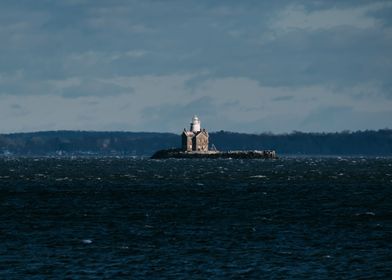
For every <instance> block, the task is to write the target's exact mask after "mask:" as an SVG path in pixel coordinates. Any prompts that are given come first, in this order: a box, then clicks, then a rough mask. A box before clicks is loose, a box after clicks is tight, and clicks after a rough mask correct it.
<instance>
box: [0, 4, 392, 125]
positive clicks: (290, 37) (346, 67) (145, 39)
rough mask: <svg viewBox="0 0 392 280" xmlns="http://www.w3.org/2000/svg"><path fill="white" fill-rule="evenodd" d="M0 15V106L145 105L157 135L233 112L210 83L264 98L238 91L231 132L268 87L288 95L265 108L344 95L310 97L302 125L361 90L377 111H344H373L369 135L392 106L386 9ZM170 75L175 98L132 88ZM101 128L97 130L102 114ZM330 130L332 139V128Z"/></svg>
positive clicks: (65, 8) (55, 9)
mask: <svg viewBox="0 0 392 280" xmlns="http://www.w3.org/2000/svg"><path fill="white" fill-rule="evenodd" d="M0 6H1V9H0V41H1V42H2V44H0V98H3V99H4V100H6V98H9V96H21V98H22V96H37V98H41V97H40V96H42V95H51V96H59V97H63V98H68V99H75V98H76V99H78V98H81V97H89V96H90V97H96V98H97V99H99V98H103V97H108V96H112V98H130V99H132V98H134V100H137V102H139V103H140V106H139V107H140V108H138V109H140V110H139V115H138V116H139V118H140V120H139V124H138V126H136V127H137V128H139V127H143V126H144V125H147V124H148V125H149V126H150V127H152V129H156V128H157V127H158V128H159V127H161V126H159V125H157V126H154V125H153V122H154V121H157V120H156V119H155V117H154V116H156V115H157V114H160V115H161V118H165V120H169V119H170V118H176V117H178V114H179V115H180V116H181V117H184V115H185V113H184V112H187V109H188V107H187V106H188V105H179V104H192V103H193V102H196V103H197V100H201V101H202V103H201V104H202V105H200V104H199V105H200V106H199V105H198V106H193V108H198V110H194V111H198V112H200V114H202V113H205V114H206V115H209V114H213V113H212V112H214V111H217V110H222V107H223V108H224V105H223V104H225V102H232V100H233V97H225V92H223V91H224V90H223V88H224V87H222V89H221V90H222V92H213V93H212V94H214V96H206V95H205V94H204V93H203V92H207V91H208V89H206V84H210V83H211V82H214V81H217V83H219V81H224V80H225V81H226V80H228V79H232V78H243V79H246V80H249V81H256V82H257V83H258V85H259V87H260V88H259V89H257V90H256V89H255V90H254V92H253V93H252V94H253V96H250V93H247V92H243V93H241V94H240V96H238V98H236V99H238V100H240V101H238V106H237V107H238V108H237V113H238V118H239V119H241V121H238V120H236V121H233V126H232V127H231V128H232V129H233V130H236V129H238V128H239V127H244V125H243V124H244V123H252V121H256V120H258V119H262V117H261V116H259V117H258V116H256V115H253V114H249V116H251V117H252V119H248V120H247V118H249V116H248V115H245V114H242V113H241V112H243V111H244V108H246V107H247V106H248V107H249V105H250V104H246V102H248V103H249V102H252V101H246V102H245V101H243V100H242V99H244V100H248V99H249V100H257V95H263V92H265V88H269V89H268V90H270V91H274V90H272V89H271V88H277V89H281V88H284V91H285V92H281V94H279V91H278V92H277V93H276V94H277V96H275V97H271V98H270V101H271V105H268V106H285V105H272V103H275V104H283V103H284V104H285V102H294V101H295V100H301V96H299V95H301V92H302V91H301V89H304V91H305V89H306V88H309V87H317V88H324V89H325V91H328V90H329V91H332V92H334V93H337V94H336V96H335V95H331V98H325V99H328V104H320V102H326V101H322V98H320V97H319V96H317V94H315V97H314V98H315V99H314V100H319V103H317V104H316V103H315V104H313V105H311V106H310V105H309V107H307V109H306V110H308V114H309V115H308V116H302V117H303V118H310V117H311V115H310V114H311V112H312V110H313V109H315V108H319V107H320V106H324V107H328V106H332V107H333V106H335V107H339V106H348V105H349V104H340V102H342V101H344V102H346V103H350V102H351V101H350V100H349V99H347V98H352V102H356V101H357V100H359V97H358V96H359V95H360V94H359V92H360V93H361V97H360V98H362V99H363V98H366V95H368V97H367V98H369V104H370V105H372V104H373V105H372V106H370V107H369V108H365V107H364V106H363V104H362V103H361V104H359V103H358V104H357V105H355V104H352V106H354V107H355V109H354V110H353V111H350V110H348V109H347V110H346V111H345V112H346V113H347V114H351V115H352V116H354V115H355V114H361V113H360V112H369V113H370V112H372V113H374V116H375V117H373V115H372V118H373V119H374V121H373V122H370V123H368V122H363V121H362V123H367V125H368V126H370V127H369V128H372V127H374V128H376V127H377V116H379V118H380V119H381V118H383V116H385V114H386V113H385V110H386V109H385V108H380V109H379V112H383V113H380V114H378V115H377V109H375V108H376V107H377V104H376V103H375V102H376V101H374V100H375V99H374V95H376V96H380V97H379V98H386V99H387V100H391V99H392V82H391V75H390V73H392V27H391V23H392V17H391V16H390V15H391V11H392V4H391V2H390V1H299V0H298V1H253V0H249V1H234V0H229V1H207V0H198V1H196V0H185V1H184V0H181V1H180V0H170V1H152V0H146V1H103V0H96V1H85V0H69V1H49V0H39V1H11V0H5V1H2V2H1V4H0ZM174 76H177V77H185V78H184V81H180V82H178V80H176V81H177V82H178V83H179V84H176V85H174V84H173V85H172V87H175V88H179V87H180V88H181V91H182V93H178V94H177V97H173V96H171V95H170V94H168V93H167V92H157V89H155V91H154V92H152V91H149V92H148V93H147V91H146V92H144V91H143V88H147V87H149V86H151V84H154V82H153V81H152V80H151V79H150V80H149V83H148V84H146V85H145V87H143V86H141V85H140V84H138V85H134V83H136V81H135V79H136V78H138V77H152V78H154V77H157V78H156V79H157V80H159V81H160V82H162V81H161V80H160V77H174ZM127 79H128V80H127ZM179 79H180V80H181V79H182V78H179ZM167 81H168V82H169V81H171V82H173V81H172V78H168V80H167ZM173 83H174V82H173ZM165 85H166V83H165ZM167 87H168V90H172V89H171V87H170V86H167ZM211 87H213V85H211ZM138 89H139V90H138ZM290 89H291V90H294V89H295V90H296V92H297V93H296V97H298V98H294V97H293V96H294V94H292V93H290ZM321 91H322V90H321ZM274 92H275V91H274ZM267 95H268V94H267ZM343 95H344V96H347V98H345V97H342V96H343ZM7 96H8V97H7ZM119 96H123V97H119ZM124 96H126V97H124ZM143 96H144V99H143ZM180 96H182V98H183V99H184V100H182V102H178V99H179V98H180ZM364 96H365V97H364ZM247 98H248V99H247ZM152 99H153V100H155V99H160V100H161V103H160V104H156V103H157V102H156V100H155V101H152ZM332 99H334V100H332ZM111 100H113V99H111ZM377 100H378V99H377ZM11 101H12V102H13V103H15V102H18V101H17V100H14V99H12V100H11ZM11 101H9V102H11ZM90 101H91V100H90ZM273 101H275V102H273ZM276 101H280V102H276ZM91 102H96V101H91ZM127 102H128V101H127ZM135 102H136V101H135ZM244 102H245V103H244ZM315 102H316V101H315ZM358 102H359V101H358ZM377 102H380V103H383V102H382V101H380V100H378V101H377ZM120 103H121V102H120ZM4 104H5V103H4ZM163 106H166V107H163ZM189 106H190V105H189ZM264 106H266V105H265V104H264ZM293 106H296V105H293ZM86 108H87V107H86ZM232 109H233V108H231V109H230V110H232ZM108 110H109V109H108ZM203 110H207V111H206V112H204V111H203ZM276 110H278V111H279V110H282V112H281V113H282V114H281V115H280V116H279V115H274V116H272V115H271V118H272V119H271V122H272V123H273V121H274V118H275V120H276V122H278V120H279V122H281V123H282V129H281V130H288V131H290V130H291V128H292V126H293V124H289V122H288V124H287V126H286V127H285V126H284V119H285V111H284V110H286V107H276ZM276 110H275V112H276ZM298 110H300V111H306V110H305V109H304V110H301V108H299V109H298ZM271 111H272V110H271ZM105 112H106V111H105ZM179 112H181V113H179ZM350 112H351V113H350ZM353 112H356V113H355V114H354V113H353ZM357 112H359V113H357ZM231 113H232V115H233V114H234V113H235V112H234V111H231ZM387 113H388V111H387ZM260 114H262V112H260ZM364 114H365V113H364ZM94 118H95V119H97V122H99V116H91V119H94ZM102 118H104V117H102ZM222 118H223V119H224V117H222ZM355 119H356V117H355V118H353V122H355ZM21 121H22V120H21ZM115 122H116V123H120V124H122V123H123V120H113V123H115ZM125 123H126V122H125ZM380 123H381V122H380ZM384 123H385V122H384ZM15 125H16V126H18V125H17V124H15ZM87 125H88V124H87V123H86V126H87ZM301 125H303V128H305V125H306V122H302V124H301V122H298V127H295V129H301ZM325 125H326V126H327V127H325V129H326V130H328V129H332V127H333V126H331V128H328V124H325ZM20 127H21V126H20ZM23 127H26V126H25V124H24V126H23ZM27 127H28V126H27ZM32 127H34V126H32ZM105 127H106V126H105ZM86 128H87V129H88V127H86ZM116 128H118V125H116ZM229 128H230V127H229ZM124 129H126V127H124ZM256 129H264V127H259V128H256ZM347 129H349V127H347ZM319 130H323V127H322V126H320V127H319Z"/></svg>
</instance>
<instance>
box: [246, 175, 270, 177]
mask: <svg viewBox="0 0 392 280" xmlns="http://www.w3.org/2000/svg"><path fill="white" fill-rule="evenodd" d="M249 178H267V176H265V175H254V176H250V177H249Z"/></svg>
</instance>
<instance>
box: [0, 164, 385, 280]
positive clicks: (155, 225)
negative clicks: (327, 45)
mask: <svg viewBox="0 0 392 280" xmlns="http://www.w3.org/2000/svg"><path fill="white" fill-rule="evenodd" d="M391 233H392V159H383V158H378V159H376V158H375V159H369V158H343V159H339V158H335V159H333V158H330V159H328V158H318V159H317V158H313V159H312V158H286V159H280V160H269V161H268V160H267V161H265V160H246V161H241V160H162V161H153V160H134V159H129V158H125V159H111V158H101V159H0V279H48V278H49V279H50V278H57V279H66V278H68V279H103V278H106V279H119V278H120V279H121V278H123V279H135V278H153V279H156V278H171V279H188V278H196V279H206V278H211V279H228V278H229V279H230V278H231V279H241V278H244V279H248V278H267V279H268V278H273V279H291V278H297V279H304V278H311V279H327V278H328V279H331V278H332V279H334V278H338V279H388V278H390V277H391V276H392V274H391V269H392V261H391V260H392V245H391V244H392V243H391V242H392V234H391Z"/></svg>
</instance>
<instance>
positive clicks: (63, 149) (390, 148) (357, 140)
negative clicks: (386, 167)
mask: <svg viewBox="0 0 392 280" xmlns="http://www.w3.org/2000/svg"><path fill="white" fill-rule="evenodd" d="M210 143H213V144H214V145H215V146H216V147H217V148H218V150H222V151H223V150H263V149H271V150H272V149H273V150H276V151H277V153H278V155H288V154H290V155H383V156H392V130H391V129H383V130H378V131H371V130H367V131H357V132H348V131H345V132H339V133H303V132H293V133H289V134H266V133H264V134H245V133H235V132H226V131H220V132H213V133H210ZM180 145H181V139H180V135H177V134H173V133H152V132H90V131H45V132H31V133H13V134H0V155H21V156H44V155H47V156H49V155H114V156H117V155H118V156H122V155H127V156H150V155H152V154H153V153H154V152H155V151H156V150H159V149H167V148H174V147H180Z"/></svg>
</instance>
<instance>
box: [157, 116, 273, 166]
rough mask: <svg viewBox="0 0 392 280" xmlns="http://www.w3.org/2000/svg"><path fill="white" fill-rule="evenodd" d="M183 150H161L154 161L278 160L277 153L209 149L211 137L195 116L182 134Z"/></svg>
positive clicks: (270, 151) (271, 151) (213, 147)
mask: <svg viewBox="0 0 392 280" xmlns="http://www.w3.org/2000/svg"><path fill="white" fill-rule="evenodd" d="M181 138H182V148H179V149H167V150H159V151H157V152H155V153H154V154H153V155H152V157H151V158H152V159H168V158H211V159H217V158H233V159H267V158H268V159H273V158H277V156H276V153H275V151H273V150H264V151H257V150H255V151H218V150H217V149H216V148H215V146H214V145H212V149H209V135H208V132H207V131H206V130H205V129H201V125H200V120H199V118H198V117H197V116H194V117H193V119H192V122H191V127H190V130H189V131H187V130H186V129H185V128H184V131H183V132H182V134H181Z"/></svg>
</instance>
